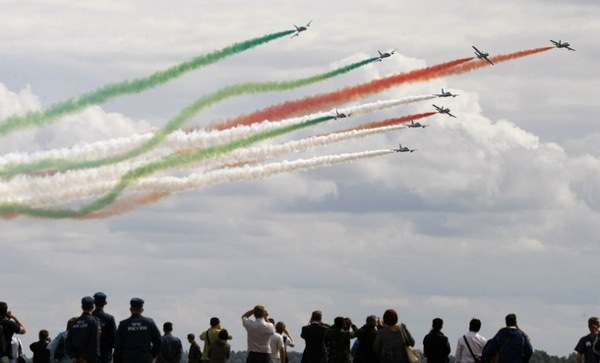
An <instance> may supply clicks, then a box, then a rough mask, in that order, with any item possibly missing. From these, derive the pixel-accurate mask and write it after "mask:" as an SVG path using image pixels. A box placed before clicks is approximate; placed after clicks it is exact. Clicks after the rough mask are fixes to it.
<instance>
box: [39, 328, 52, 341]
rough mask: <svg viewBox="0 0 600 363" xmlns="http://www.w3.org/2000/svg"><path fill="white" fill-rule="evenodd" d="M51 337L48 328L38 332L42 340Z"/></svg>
mask: <svg viewBox="0 0 600 363" xmlns="http://www.w3.org/2000/svg"><path fill="white" fill-rule="evenodd" d="M49 337H50V334H49V333H48V330H46V329H42V330H40V331H39V332H38V338H39V340H40V341H41V342H42V341H46V340H48V338H49Z"/></svg>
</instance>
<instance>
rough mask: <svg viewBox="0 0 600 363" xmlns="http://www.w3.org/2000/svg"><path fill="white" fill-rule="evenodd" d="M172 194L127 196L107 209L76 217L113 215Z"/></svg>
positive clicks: (87, 217)
mask: <svg viewBox="0 0 600 363" xmlns="http://www.w3.org/2000/svg"><path fill="white" fill-rule="evenodd" d="M169 195H170V194H169V193H166V192H150V193H146V194H144V195H141V196H135V197H126V198H123V199H121V200H119V201H117V202H115V203H113V204H111V206H110V207H108V208H106V209H102V210H99V211H97V212H94V213H90V214H86V215H84V216H81V217H77V218H76V219H100V218H108V217H113V216H116V215H119V214H123V213H125V212H129V211H131V210H133V209H136V208H138V207H141V206H143V205H146V204H150V203H155V202H158V201H159V200H160V199H163V198H165V197H168V196H169Z"/></svg>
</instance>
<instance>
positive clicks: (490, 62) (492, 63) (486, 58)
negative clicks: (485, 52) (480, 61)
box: [485, 57, 494, 65]
mask: <svg viewBox="0 0 600 363" xmlns="http://www.w3.org/2000/svg"><path fill="white" fill-rule="evenodd" d="M485 60H486V61H488V63H489V64H491V65H494V62H492V61H491V60H490V59H489V58H488V57H485Z"/></svg>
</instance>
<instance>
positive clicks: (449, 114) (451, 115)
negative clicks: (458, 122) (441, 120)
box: [448, 112, 456, 118]
mask: <svg viewBox="0 0 600 363" xmlns="http://www.w3.org/2000/svg"><path fill="white" fill-rule="evenodd" d="M448 116H450V117H454V118H456V116H454V115H453V114H451V113H450V112H448Z"/></svg>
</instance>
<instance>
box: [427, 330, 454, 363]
mask: <svg viewBox="0 0 600 363" xmlns="http://www.w3.org/2000/svg"><path fill="white" fill-rule="evenodd" d="M423 355H424V356H425V357H426V358H427V363H446V362H448V356H449V355H450V343H449V342H448V337H447V336H445V335H444V333H442V332H441V331H439V330H431V331H430V332H429V334H427V335H426V336H425V338H423Z"/></svg>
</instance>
